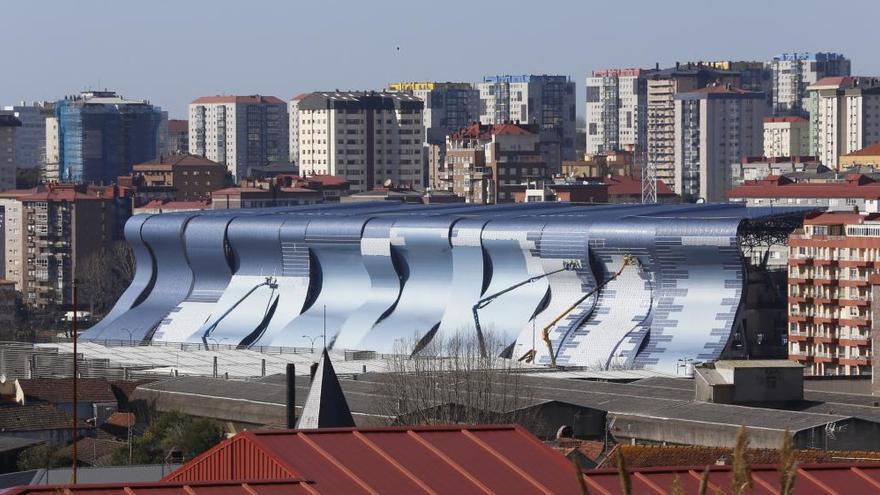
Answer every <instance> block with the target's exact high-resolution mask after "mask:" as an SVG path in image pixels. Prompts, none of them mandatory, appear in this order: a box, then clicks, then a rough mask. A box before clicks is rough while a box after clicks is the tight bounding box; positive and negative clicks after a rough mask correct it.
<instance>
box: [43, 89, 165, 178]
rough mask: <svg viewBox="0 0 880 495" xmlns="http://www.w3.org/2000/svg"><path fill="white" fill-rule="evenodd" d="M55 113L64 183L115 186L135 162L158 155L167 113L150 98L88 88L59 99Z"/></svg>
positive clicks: (61, 175)
mask: <svg viewBox="0 0 880 495" xmlns="http://www.w3.org/2000/svg"><path fill="white" fill-rule="evenodd" d="M55 117H56V118H57V119H58V139H59V146H58V147H59V151H58V154H59V161H58V175H59V179H60V180H61V181H63V182H69V183H75V184H90V183H96V184H111V183H112V182H113V181H114V180H116V177H118V176H120V175H125V174H128V173H130V172H131V165H132V164H134V163H139V162H143V161H146V160H152V159H153V158H156V156H158V153H159V128H160V126H161V123H162V118H163V113H162V109H161V108H159V107H156V106H153V105H151V104H150V102H149V101H147V100H128V99H125V98H123V97H121V96H119V95H117V94H116V93H114V92H112V91H86V92H83V93H81V94H79V95H75V96H70V97H68V98H66V99H64V100H60V101H58V102H57V103H56V104H55ZM47 148H48V143H47Z"/></svg>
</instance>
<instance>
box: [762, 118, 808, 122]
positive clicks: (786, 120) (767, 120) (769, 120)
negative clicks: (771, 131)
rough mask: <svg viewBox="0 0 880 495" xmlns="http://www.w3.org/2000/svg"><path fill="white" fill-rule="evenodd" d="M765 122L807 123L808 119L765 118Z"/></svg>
mask: <svg viewBox="0 0 880 495" xmlns="http://www.w3.org/2000/svg"><path fill="white" fill-rule="evenodd" d="M764 122H766V123H772V122H804V123H806V122H807V119H805V118H803V117H764Z"/></svg>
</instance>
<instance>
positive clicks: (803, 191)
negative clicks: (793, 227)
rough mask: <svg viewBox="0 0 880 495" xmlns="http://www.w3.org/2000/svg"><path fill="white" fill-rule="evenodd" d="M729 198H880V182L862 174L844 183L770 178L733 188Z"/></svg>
mask: <svg viewBox="0 0 880 495" xmlns="http://www.w3.org/2000/svg"><path fill="white" fill-rule="evenodd" d="M727 197H728V198H864V199H880V183H877V182H875V181H874V180H873V179H871V178H870V177H868V176H865V175H861V174H853V175H850V176H847V178H846V182H840V183H817V182H794V181H792V180H791V179H789V178H787V177H783V176H777V175H768V176H767V177H765V178H763V179H758V180H748V181H745V182H744V183H743V184H742V185H741V186H737V187H734V188H732V189H730V190H729V191H728V192H727Z"/></svg>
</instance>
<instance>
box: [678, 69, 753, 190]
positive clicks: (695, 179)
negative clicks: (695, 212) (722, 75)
mask: <svg viewBox="0 0 880 495" xmlns="http://www.w3.org/2000/svg"><path fill="white" fill-rule="evenodd" d="M768 112H769V108H768V105H767V101H766V99H765V97H764V94H763V93H760V92H753V91H746V90H742V89H738V88H733V87H731V86H723V85H718V86H710V87H707V88H703V89H699V90H696V91H693V92H690V93H682V94H678V95H676V96H675V192H676V194H679V195H681V196H682V198H685V199H690V200H696V199H703V200H705V201H708V202H718V201H726V200H727V198H726V193H727V190H728V189H729V188H730V187H731V185H732V180H733V179H732V170H731V166H730V164H731V163H735V162H739V161H740V160H741V159H742V158H743V157H746V156H754V155H758V154H760V153H761V152H762V151H763V127H762V123H763V120H764V117H765V116H766V115H767V114H768Z"/></svg>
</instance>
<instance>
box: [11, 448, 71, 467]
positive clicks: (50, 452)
mask: <svg viewBox="0 0 880 495" xmlns="http://www.w3.org/2000/svg"><path fill="white" fill-rule="evenodd" d="M63 450H64V446H63V444H58V443H41V444H39V445H34V446H33V447H29V448H27V449H25V450H23V451H22V452H21V454H19V455H18V469H19V470H21V471H28V470H31V469H46V468H56V467H65V466H70V458H69V457H67V456H65V455H63V454H61V452H62V451H63Z"/></svg>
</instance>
